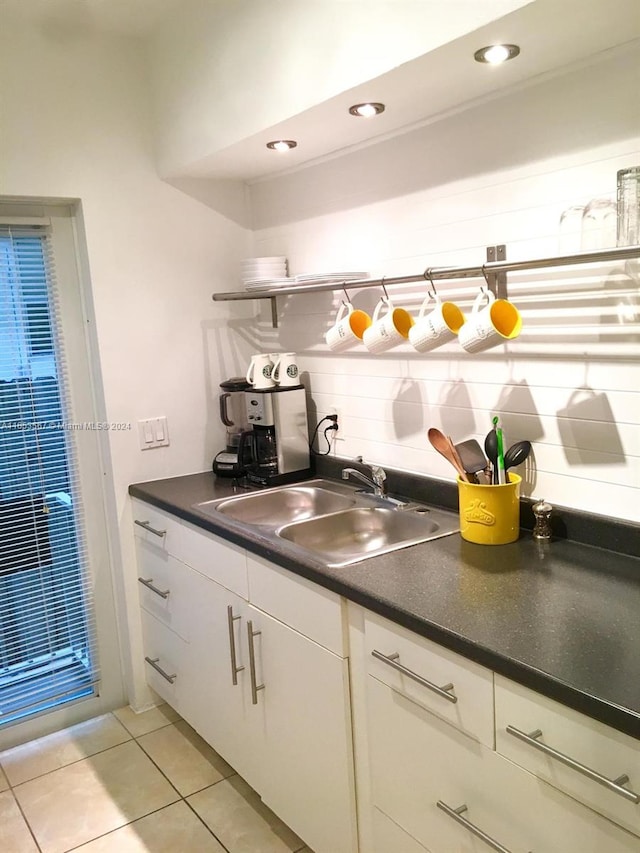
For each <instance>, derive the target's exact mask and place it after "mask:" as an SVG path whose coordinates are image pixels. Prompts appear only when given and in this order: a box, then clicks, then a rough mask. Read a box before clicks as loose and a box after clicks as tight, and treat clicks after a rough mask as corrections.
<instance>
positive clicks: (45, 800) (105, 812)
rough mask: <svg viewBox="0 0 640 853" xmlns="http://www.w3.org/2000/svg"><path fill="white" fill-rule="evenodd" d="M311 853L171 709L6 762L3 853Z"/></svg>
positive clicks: (32, 747)
mask: <svg viewBox="0 0 640 853" xmlns="http://www.w3.org/2000/svg"><path fill="white" fill-rule="evenodd" d="M70 850H76V851H82V853H298V851H299V853H312V851H310V850H309V848H308V847H305V845H304V843H303V842H302V841H301V840H300V839H299V838H298V837H297V836H296V835H294V833H293V832H292V831H291V830H290V829H289V828H288V827H287V826H285V824H283V823H282V821H281V820H279V819H278V818H277V817H276V816H275V815H274V814H273V812H271V811H270V810H269V809H268V808H266V806H264V805H263V803H262V801H261V800H260V798H259V796H258V795H257V794H256V792H255V791H253V790H252V789H251V788H250V787H249V786H248V785H247V783H246V782H245V781H244V780H243V779H241V778H240V776H238V775H237V774H236V773H235V772H234V770H233V769H232V768H231V767H229V765H228V764H226V763H225V762H224V761H223V760H222V758H221V757H220V756H219V755H218V754H217V753H216V752H214V750H213V749H211V747H209V746H208V744H206V743H205V742H204V741H203V740H202V738H200V737H199V736H198V734H197V733H196V732H195V731H194V730H193V729H192V728H191V727H190V726H189V725H187V723H185V722H184V720H182V719H180V717H179V716H178V715H177V714H176V713H175V711H173V710H172V709H171V708H170V707H169V706H168V705H163V706H161V707H159V708H153V709H152V710H151V711H147V712H145V713H144V714H135V713H134V712H133V711H132V710H131V709H130V708H121V709H120V710H119V711H115V712H114V713H113V714H105V715H103V716H101V717H96V718H95V719H93V720H89V721H88V722H86V723H80V724H79V725H76V726H72V727H71V728H69V729H65V730H64V731H61V732H56V733H55V734H52V735H47V736H46V737H43V738H39V739H38V740H34V741H31V742H30V743H26V744H23V745H21V746H16V747H13V748H12V749H7V750H5V751H4V752H1V753H0V851H1V852H2V853H67V851H70Z"/></svg>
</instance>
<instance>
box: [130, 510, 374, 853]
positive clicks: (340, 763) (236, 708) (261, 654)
mask: <svg viewBox="0 0 640 853" xmlns="http://www.w3.org/2000/svg"><path fill="white" fill-rule="evenodd" d="M164 516H165V514H163V513H161V512H159V511H153V509H152V508H147V506H146V505H145V504H143V503H140V502H136V504H135V507H134V517H136V518H138V519H139V520H141V521H145V522H146V521H148V522H149V524H150V525H153V526H154V529H155V530H156V533H153V532H149V531H148V530H147V529H146V527H142V528H140V531H139V532H138V531H137V532H136V538H137V552H138V559H139V566H138V571H139V573H140V577H142V579H143V580H145V581H148V583H145V584H141V583H140V584H139V587H140V603H141V608H142V619H143V631H144V636H145V654H147V653H148V654H149V656H150V655H154V657H152V658H151V659H152V660H153V661H154V663H153V664H149V663H147V679H148V681H149V684H150V685H151V686H152V687H153V688H154V689H155V690H156V691H157V692H158V693H159V694H160V696H162V698H163V699H165V700H166V701H167V702H169V703H170V704H171V705H173V706H174V707H176V709H177V710H178V711H179V712H180V713H181V714H182V716H183V717H184V718H185V719H186V720H187V722H189V723H190V724H191V725H192V726H193V727H194V728H195V729H196V730H197V731H198V732H199V733H200V734H201V735H202V736H203V737H204V738H205V740H207V741H208V742H209V743H210V744H211V745H212V746H213V747H214V748H215V749H216V750H217V751H218V752H219V753H220V754H221V755H222V757H223V758H225V760H226V761H228V762H229V764H231V766H232V767H233V768H234V769H235V770H237V771H238V773H240V775H242V776H243V777H244V778H245V779H246V780H247V782H248V783H249V784H250V785H251V786H252V787H253V788H255V790H256V791H258V793H259V794H260V796H261V797H262V798H263V800H264V802H265V803H266V804H267V805H268V806H269V807H270V808H272V809H273V811H274V812H275V813H276V814H278V816H279V817H281V818H282V820H284V821H285V822H286V823H287V824H288V825H289V826H290V827H291V828H292V829H293V830H294V831H295V832H296V833H298V834H299V835H300V836H301V837H302V838H303V839H304V840H305V842H306V843H307V844H308V845H309V846H310V847H311V848H312V849H313V850H314V851H315V853H356V851H357V849H358V846H357V829H356V817H355V789H354V770H353V754H352V743H351V708H350V700H349V668H348V659H347V655H346V643H345V638H344V617H345V604H344V602H343V601H342V600H341V598H340V597H339V596H337V595H335V594H334V593H331V592H329V591H328V590H324V589H321V588H320V587H318V586H316V585H315V584H313V583H311V582H310V581H307V580H305V579H304V578H300V577H297V576H295V575H292V574H290V573H288V572H286V571H284V570H282V569H280V568H279V567H277V566H274V565H272V564H270V563H268V562H267V561H265V560H260V559H258V558H254V557H248V556H247V554H246V552H245V551H244V550H242V549H240V548H238V547H237V546H233V545H228V544H227V543H225V542H223V541H222V540H220V539H219V538H218V537H216V536H213V535H209V534H206V533H204V532H199V531H198V530H197V529H196V528H193V527H192V526H191V525H187V524H182V523H180V524H178V525H177V526H176V521H175V519H172V518H170V517H167V518H165V517H164ZM139 527H140V525H136V528H139ZM163 531H164V533H163ZM151 537H153V538H151ZM151 587H154V588H155V590H154V589H152V588H151ZM165 594H166V597H164V596H165ZM249 599H250V600H249ZM159 667H161V668H162V671H163V672H162V673H161V672H160V671H159V669H158V668H159ZM163 673H164V674H163Z"/></svg>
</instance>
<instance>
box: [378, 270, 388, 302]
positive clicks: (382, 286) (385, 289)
mask: <svg viewBox="0 0 640 853" xmlns="http://www.w3.org/2000/svg"><path fill="white" fill-rule="evenodd" d="M385 278H386V275H383V276H382V278H381V279H380V287H381V288H382V292H383V293H384V298H385V299H389V294H388V293H387V288H386V287H385V286H384V280H385Z"/></svg>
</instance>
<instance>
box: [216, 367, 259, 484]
mask: <svg viewBox="0 0 640 853" xmlns="http://www.w3.org/2000/svg"><path fill="white" fill-rule="evenodd" d="M250 387H251V386H250V385H249V383H248V382H247V381H246V379H245V378H244V376H233V377H231V379H226V380H225V381H224V382H221V383H220V388H221V389H222V391H223V393H222V394H220V398H219V403H220V420H221V421H222V423H223V424H224V426H225V428H226V437H227V446H226V447H225V449H224V450H221V451H220V453H218V454H217V455H216V457H215V459H214V460H213V472H214V474H216V475H217V476H218V477H241V476H242V475H243V474H244V466H245V462H246V461H248V459H249V449H248V448H246V449H241V448H240V439H241V436H242V434H243V433H244V432H246V430H247V429H248V428H249V423H248V421H247V409H246V405H245V398H244V392H245V391H246V389H247V388H250ZM239 451H241V452H239Z"/></svg>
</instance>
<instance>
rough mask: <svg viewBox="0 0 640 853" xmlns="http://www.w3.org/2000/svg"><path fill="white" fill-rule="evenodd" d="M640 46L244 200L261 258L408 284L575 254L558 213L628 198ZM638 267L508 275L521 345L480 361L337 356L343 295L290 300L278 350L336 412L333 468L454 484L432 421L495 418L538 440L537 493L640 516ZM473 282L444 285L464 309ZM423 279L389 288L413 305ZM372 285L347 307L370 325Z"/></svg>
mask: <svg viewBox="0 0 640 853" xmlns="http://www.w3.org/2000/svg"><path fill="white" fill-rule="evenodd" d="M638 57H639V53H638V45H637V44H636V45H632V46H630V47H627V48H625V49H622V50H618V51H614V52H611V53H609V54H605V55H602V56H600V57H598V59H597V61H594V62H593V64H592V65H591V66H588V65H581V66H580V67H579V68H577V69H575V70H573V71H572V72H571V73H567V74H566V75H565V76H554V77H550V78H549V79H542V80H540V81H539V82H538V83H537V84H536V85H531V86H528V87H523V88H522V89H521V90H518V91H514V92H513V93H511V94H510V95H508V96H503V97H501V98H498V99H496V100H494V101H493V102H490V103H485V104H482V105H481V106H478V107H476V108H474V109H471V110H468V111H466V112H464V113H460V114H459V115H456V116H452V117H450V118H448V119H446V120H444V121H442V122H440V123H439V124H436V125H430V126H426V127H423V128H420V129H418V130H415V131H412V132H411V133H409V134H407V135H405V136H404V137H399V138H396V139H394V140H390V141H387V142H384V143H381V144H379V145H376V146H372V147H370V148H368V149H365V150H364V151H359V152H355V153H353V154H350V155H346V156H344V157H342V158H339V159H336V160H331V161H328V162H326V163H324V164H321V165H318V166H316V167H314V168H309V169H307V170H300V171H297V172H295V173H293V174H291V175H289V176H286V177H281V178H280V179H274V180H268V181H263V182H260V183H256V184H254V185H253V186H252V188H251V199H252V207H253V215H254V217H255V221H256V223H257V229H256V232H255V251H256V254H264V255H275V254H283V255H287V256H288V258H289V262H290V269H291V272H292V274H297V273H302V272H314V271H315V272H320V271H331V270H350V269H352V270H365V269H366V270H369V271H370V272H371V273H372V274H374V275H377V276H380V275H393V274H397V275H410V274H415V273H417V272H420V271H422V270H424V269H425V268H426V267H428V266H439V265H445V266H446V265H465V264H476V263H478V262H481V261H482V260H484V258H485V254H484V247H486V246H488V245H495V244H498V243H506V244H507V257H508V258H510V259H524V258H532V257H545V256H553V255H557V254H559V253H565V252H567V251H576V250H579V248H580V234H573V235H571V234H570V235H561V234H560V231H559V219H560V216H561V213H562V211H563V210H565V209H566V208H568V207H570V206H572V205H583V204H586V203H587V202H588V201H589V200H590V199H591V198H594V197H601V196H609V197H613V198H615V189H616V172H617V170H618V169H620V168H624V167H628V166H634V165H637V164H638V163H639V162H640V137H639V136H638V122H637V111H636V110H635V108H634V107H632V106H631V105H632V104H635V102H636V96H637V86H638V68H639V67H640V66H639V62H638ZM639 274H640V266H639V264H638V262H632V263H629V264H627V265H626V266H625V265H618V266H617V267H616V266H615V265H611V264H606V265H599V266H597V267H593V266H591V267H589V268H579V267H572V268H565V269H564V270H559V271H555V272H538V273H531V272H530V273H521V274H519V275H515V274H510V277H509V287H510V293H511V295H512V298H513V300H514V301H515V302H516V304H517V305H518V306H519V307H520V309H521V310H522V313H523V317H524V321H525V326H524V331H523V334H522V335H521V337H520V339H519V340H518V341H517V342H515V343H513V344H511V345H508V346H505V347H502V348H500V349H499V350H496V351H494V352H493V353H490V354H485V355H482V356H469V355H467V354H464V353H461V352H460V350H459V348H458V346H457V345H456V344H448V345H446V346H445V347H444V348H442V350H440V351H436V352H434V353H431V354H429V355H417V354H415V353H413V352H412V351H411V348H410V347H409V346H408V345H403V347H402V348H400V349H397V350H394V351H392V352H391V353H390V354H387V355H378V356H372V355H369V354H367V353H366V351H364V349H363V348H361V349H360V351H354V352H353V353H348V354H343V355H341V356H336V355H333V354H330V353H328V351H327V348H326V345H325V344H324V341H323V334H324V332H325V331H326V329H327V328H328V326H329V325H330V317H331V314H332V312H333V311H334V310H335V308H336V306H337V305H338V299H339V296H340V294H337V295H336V298H335V299H334V298H333V297H332V296H331V294H316V295H311V296H299V297H289V298H285V297H283V298H281V299H280V300H279V302H280V311H281V318H280V319H281V324H280V328H279V329H278V330H277V331H272V330H270V328H269V323H268V314H267V311H266V308H265V309H264V313H263V314H262V319H261V328H262V331H263V334H264V341H265V342H264V348H265V349H266V350H270V349H274V348H277V347H278V346H281V347H283V348H285V349H291V350H296V351H298V352H299V353H300V355H301V366H302V368H303V370H304V371H306V372H307V374H308V376H307V381H308V385H309V388H310V392H311V397H312V401H313V405H314V406H315V407H316V408H317V412H318V416H321V415H322V414H325V413H327V412H328V411H331V408H332V407H333V406H337V407H338V409H339V411H340V422H341V431H340V435H341V437H342V441H341V442H338V444H337V445H336V450H337V452H338V454H339V455H344V456H350V457H354V456H356V455H358V454H363V456H364V458H365V460H368V461H371V462H374V461H375V462H378V463H381V464H383V465H384V464H387V465H389V466H392V467H396V468H401V469H405V470H409V471H417V472H420V473H425V474H429V475H433V476H436V477H441V478H447V479H450V478H451V475H452V469H450V468H449V466H448V464H447V463H446V462H445V461H444V460H443V459H442V458H441V457H440V456H438V455H437V454H436V453H435V452H434V451H433V450H432V449H431V447H430V446H429V444H428V441H427V436H426V432H427V429H428V428H429V427H430V426H436V427H438V428H441V429H443V430H444V431H445V432H446V433H448V434H451V435H452V436H453V437H454V439H455V440H456V441H460V440H463V439H467V438H471V437H475V438H477V439H478V440H480V441H482V440H483V437H484V435H485V434H486V433H487V431H488V430H489V429H490V427H491V416H492V414H494V413H495V414H499V415H500V416H501V417H502V420H503V423H504V427H505V431H506V435H507V441H508V442H509V443H510V442H513V441H515V440H518V439H524V438H528V439H531V440H532V441H533V442H534V448H535V460H534V465H532V466H529V467H528V468H527V470H526V472H525V473H526V476H525V494H527V495H533V496H536V497H540V496H542V497H545V498H546V499H547V500H550V501H551V502H552V503H556V504H558V505H564V506H570V507H575V508H578V509H583V510H588V511H592V512H595V513H599V514H604V515H612V516H617V517H620V518H625V519H632V520H636V521H637V520H640V513H639V511H638V506H640V501H639V500H638V490H639V488H640V458H639V456H640V450H639V448H640V426H639V425H640V367H639V363H638V351H639V350H638V344H639V342H640V293H639V287H640V277H639ZM478 285H479V282H477V281H474V282H472V283H466V284H465V283H464V282H458V283H440V284H439V285H438V290H439V292H440V293H442V294H446V295H448V296H449V297H450V298H453V299H454V300H460V301H461V305H462V306H463V308H464V309H465V310H468V309H469V306H470V300H471V298H472V297H473V296H474V295H475V292H476V291H477V287H478ZM426 289H427V286H426V283H425V285H424V286H422V285H410V286H405V287H403V288H398V287H396V288H394V289H393V290H392V294H396V295H397V300H398V302H400V303H403V304H405V305H406V306H407V307H408V308H410V309H411V310H412V311H414V312H415V311H417V309H418V306H419V304H420V302H421V300H422V298H423V296H424V295H425V294H426ZM379 295H380V293H379V292H376V291H375V290H368V291H361V292H360V293H359V294H357V295H356V296H354V302H355V304H356V306H357V307H362V308H365V309H366V310H369V311H371V310H372V309H373V307H374V305H375V302H376V300H377V298H378V296H379Z"/></svg>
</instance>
